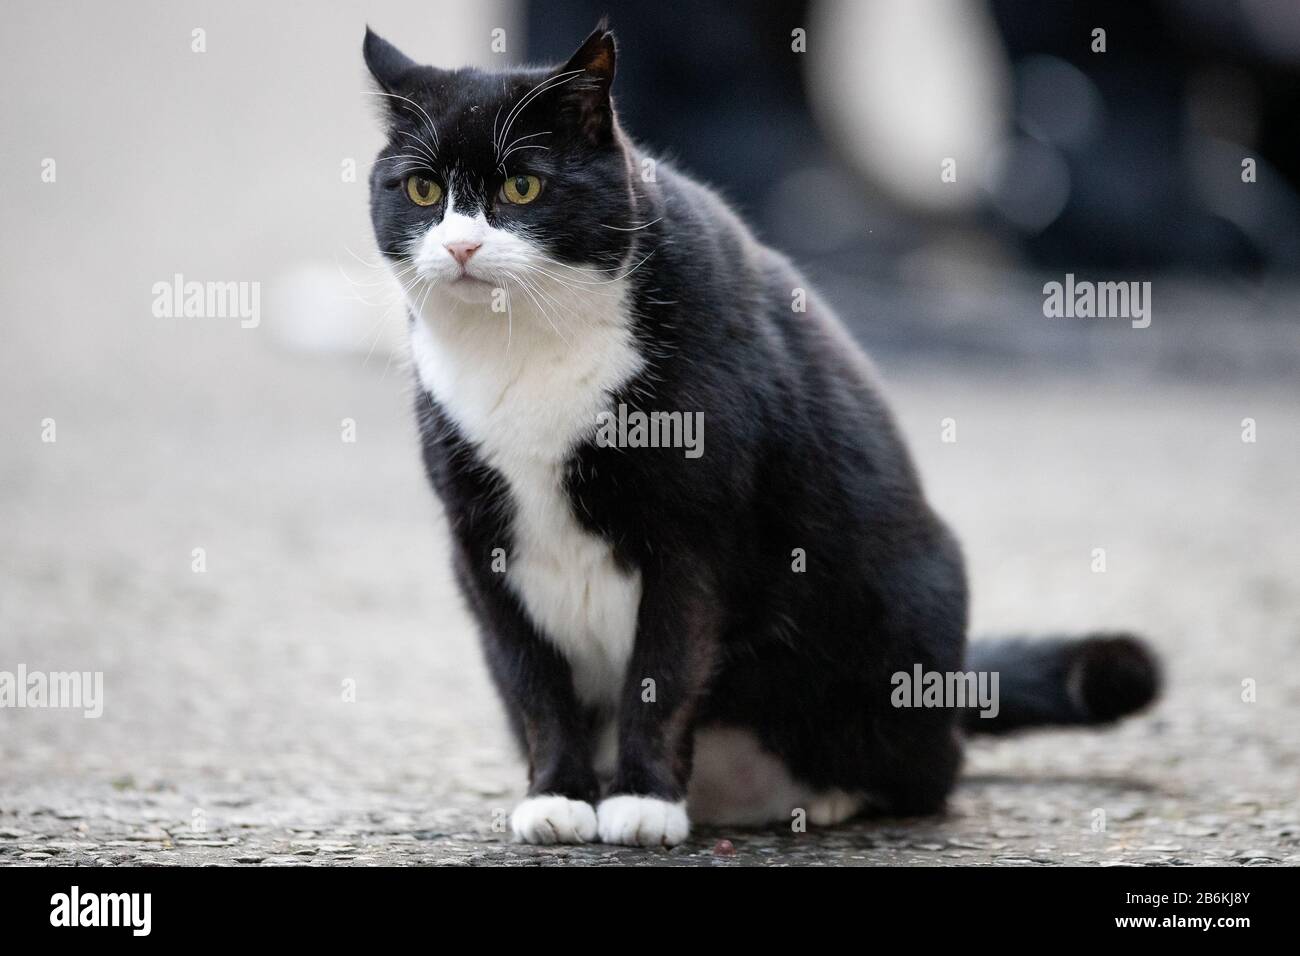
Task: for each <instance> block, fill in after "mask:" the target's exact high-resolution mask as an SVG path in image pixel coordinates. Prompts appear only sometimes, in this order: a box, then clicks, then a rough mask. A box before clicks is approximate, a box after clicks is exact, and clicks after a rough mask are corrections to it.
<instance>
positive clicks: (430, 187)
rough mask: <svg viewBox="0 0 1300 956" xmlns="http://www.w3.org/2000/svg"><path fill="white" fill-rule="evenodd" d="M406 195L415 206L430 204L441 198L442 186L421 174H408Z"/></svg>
mask: <svg viewBox="0 0 1300 956" xmlns="http://www.w3.org/2000/svg"><path fill="white" fill-rule="evenodd" d="M406 195H408V196H410V197H411V202H413V203H415V204H416V205H417V206H432V205H433V204H434V203H436V202H437V201H438V200H439V199H441V198H442V187H441V186H439V185H438V184H437V183H435V182H434V181H433V180H432V179H425V178H424V177H423V176H410V177H408V178H407V180H406Z"/></svg>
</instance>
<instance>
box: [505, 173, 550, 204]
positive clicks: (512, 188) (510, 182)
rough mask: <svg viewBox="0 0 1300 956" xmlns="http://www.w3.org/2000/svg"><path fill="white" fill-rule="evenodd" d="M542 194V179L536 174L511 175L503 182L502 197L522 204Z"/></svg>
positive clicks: (507, 200)
mask: <svg viewBox="0 0 1300 956" xmlns="http://www.w3.org/2000/svg"><path fill="white" fill-rule="evenodd" d="M541 194H542V181H541V180H540V179H538V178H537V177H536V176H511V177H510V178H509V179H507V180H506V181H505V182H504V183H502V184H501V198H502V199H504V200H505V201H506V202H510V203H514V204H515V205H517V206H522V205H523V204H524V203H530V202H532V201H533V200H534V199H536V198H537V197H538V196H540V195H541Z"/></svg>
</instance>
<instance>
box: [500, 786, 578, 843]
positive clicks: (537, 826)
mask: <svg viewBox="0 0 1300 956" xmlns="http://www.w3.org/2000/svg"><path fill="white" fill-rule="evenodd" d="M510 829H511V830H513V831H514V834H515V839H517V840H522V841H523V842H524V843H588V842H590V841H592V840H594V839H596V811H595V810H593V809H592V808H591V804H590V803H587V802H586V801H585V800H570V799H569V798H568V797H556V796H541V797H529V798H528V799H527V800H525V801H524V802H523V803H521V804H519V806H517V807H515V812H514V813H512V814H510Z"/></svg>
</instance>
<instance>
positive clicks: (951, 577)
mask: <svg viewBox="0 0 1300 956" xmlns="http://www.w3.org/2000/svg"><path fill="white" fill-rule="evenodd" d="M363 52H364V58H365V62H366V64H367V66H368V68H369V70H370V73H371V74H372V76H373V78H374V80H375V82H376V84H377V85H378V89H377V90H376V93H377V94H378V99H377V102H379V103H382V104H383V110H382V112H383V122H384V123H385V125H386V128H387V133H388V141H387V143H386V145H385V146H384V147H383V149H382V150H381V152H380V153H379V156H378V159H377V161H376V163H375V165H374V167H373V171H372V174H371V177H370V188H371V199H370V205H371V217H372V221H373V225H374V230H375V237H376V241H377V243H378V247H379V249H380V251H381V252H382V254H383V256H384V257H385V260H386V262H387V263H388V265H389V266H390V267H391V269H392V271H393V273H394V275H395V276H396V278H397V280H398V281H400V282H401V283H402V285H403V289H404V293H405V298H406V304H407V305H408V311H409V320H410V344H411V353H412V356H413V360H414V361H413V364H414V369H415V375H416V379H417V383H418V389H417V392H418V395H417V400H416V413H417V419H418V423H419V430H420V435H421V444H422V449H423V458H424V465H425V469H426V471H427V474H428V477H429V480H430V482H431V484H432V486H433V488H434V489H435V490H436V492H437V494H438V496H439V497H440V498H441V501H442V503H443V506H444V507H445V510H446V514H447V517H448V521H449V526H450V531H451V539H452V551H453V565H454V572H455V576H456V579H457V582H458V585H459V587H460V590H461V592H462V593H463V595H464V598H465V601H466V603H467V605H468V607H469V610H470V611H471V613H472V615H473V617H474V618H475V620H476V622H477V625H478V629H479V632H480V636H481V640H482V644H483V649H484V653H485V657H486V660H487V664H488V667H489V670H490V673H491V677H492V679H493V682H494V683H495V686H496V688H497V690H498V692H499V694H500V697H501V699H502V701H503V703H504V706H505V711H506V714H507V717H508V723H509V725H510V727H511V729H512V730H513V732H514V735H515V736H516V737H517V739H518V741H519V743H520V745H521V749H522V751H523V753H524V754H525V755H526V756H527V762H528V781H529V783H528V791H527V796H526V797H525V799H524V800H523V801H522V802H521V803H520V804H519V805H518V806H517V808H516V809H515V810H514V812H513V814H512V816H511V827H512V830H513V832H514V835H515V837H516V838H517V839H518V840H521V841H525V842H529V843H556V842H559V843H575V842H584V841H596V840H599V841H601V842H605V843H613V844H627V845H643V846H671V845H674V844H677V843H680V842H681V841H683V840H685V839H686V838H687V836H688V834H689V831H690V826H691V820H695V821H697V822H707V823H715V824H727V825H738V826H740V825H753V826H757V825H763V824H771V823H773V822H775V821H782V822H784V823H786V824H787V825H789V824H790V822H791V820H792V819H793V818H794V817H796V816H797V815H798V814H800V813H802V814H805V815H806V819H807V820H808V821H809V822H811V823H813V824H814V825H831V824H835V823H838V822H841V821H843V820H846V819H848V818H850V817H853V816H855V815H858V814H863V813H874V814H889V815H900V816H911V815H922V814H933V813H939V812H941V811H942V810H943V808H944V805H945V801H946V799H947V797H948V795H949V793H950V791H951V790H952V788H953V785H954V782H955V780H956V776H957V773H958V768H959V764H960V761H961V751H962V741H963V738H964V736H965V734H967V733H979V732H984V733H999V732H1003V731H1007V730H1014V729H1020V728H1027V727H1035V726H1047V725H1058V726H1061V725H1084V724H1104V723H1109V722H1111V721H1114V720H1116V719H1117V718H1119V717H1121V716H1123V715H1125V714H1128V713H1132V712H1134V711H1136V710H1138V709H1140V708H1142V707H1144V706H1145V705H1147V704H1148V703H1150V702H1151V701H1152V700H1153V699H1154V698H1155V696H1156V694H1157V690H1158V686H1159V668H1158V664H1157V661H1156V659H1155V657H1154V656H1153V655H1152V653H1151V652H1150V651H1149V649H1148V648H1147V646H1146V645H1145V643H1144V642H1142V641H1141V640H1139V639H1137V638H1135V637H1133V636H1131V635H1128V634H1094V635H1090V636H1086V637H1082V638H1075V639H1071V638H1065V637H1059V638H1053V639H1049V640H1041V641H1033V642H1022V641H1002V642H997V641H995V642H989V643H985V642H977V643H976V644H975V645H974V646H973V647H972V649H971V653H969V654H968V653H967V648H966V629H967V587H966V579H965V573H964V570H963V561H962V555H961V552H960V550H959V547H958V544H957V542H956V540H955V539H954V537H953V536H952V534H950V533H949V531H948V530H947V528H946V527H945V526H944V525H943V523H942V522H941V521H940V520H939V518H938V517H936V515H935V514H934V512H933V511H932V510H931V509H930V507H929V505H928V504H927V502H926V499H925V497H924V495H923V493H922V489H921V485H920V481H919V478H918V476H917V473H916V470H915V468H914V467H913V464H912V462H911V460H910V458H909V455H908V452H907V450H906V448H905V447H904V445H903V442H902V439H901V438H900V435H899V432H898V429H897V427H896V426H895V424H894V421H893V419H892V417H891V415H890V412H889V410H888V409H887V407H886V405H885V402H884V400H883V398H882V397H881V391H880V388H879V386H878V385H877V382H876V375H875V373H874V371H873V368H872V366H871V364H870V362H869V360H868V359H867V357H866V355H865V354H864V353H863V352H862V350H861V349H860V348H859V347H858V345H857V344H856V343H855V342H854V341H853V340H852V339H851V338H850V336H849V334H848V333H847V332H846V330H845V329H844V327H843V326H842V325H841V324H840V323H839V321H838V320H837V319H836V317H835V315H834V313H833V312H832V311H831V309H830V308H829V306H828V305H827V304H826V303H825V302H824V301H823V300H822V299H821V298H819V297H818V296H817V295H816V293H815V292H813V291H811V290H809V288H808V284H807V282H805V280H804V279H803V278H802V277H801V276H800V274H799V273H798V271H797V270H796V269H795V267H794V266H792V265H791V263H790V262H789V261H787V260H786V259H785V258H784V257H783V256H781V255H780V254H778V253H777V252H774V251H773V250H771V249H768V248H766V247H764V246H763V245H761V244H760V243H759V242H758V241H757V240H756V239H755V238H754V237H753V236H752V235H751V233H750V231H749V230H748V228H747V227H746V226H745V224H744V223H743V222H742V221H741V220H740V218H738V216H737V215H736V214H735V213H734V212H733V211H732V210H731V209H730V208H728V206H727V205H726V204H725V203H724V202H723V201H722V200H721V199H720V198H719V197H718V196H717V195H715V194H714V193H713V192H712V191H710V190H709V189H708V188H706V187H705V186H702V185H700V184H699V183H697V182H694V181H693V180H691V179H690V178H688V177H687V176H686V175H684V174H683V173H681V172H679V171H677V170H676V169H674V168H673V167H672V165H671V164H670V163H667V162H663V161H656V160H655V158H654V157H653V156H651V155H650V154H649V153H648V152H646V151H645V150H644V149H642V148H641V147H640V146H638V145H636V144H635V143H634V142H633V141H632V140H631V139H629V137H628V135H627V134H626V133H625V132H624V130H623V129H622V127H621V126H620V124H619V119H618V115H617V112H616V110H615V109H614V105H613V100H612V97H611V87H612V85H613V82H614V73H615V61H616V57H617V50H616V45H615V42H614V37H613V34H612V33H611V32H610V31H609V30H608V29H607V28H606V26H605V25H604V24H603V23H602V24H601V25H600V26H599V27H598V28H597V29H596V30H595V32H593V33H592V34H591V35H590V36H589V37H588V38H587V39H586V41H585V42H583V43H582V45H581V46H580V47H579V48H578V50H577V52H576V53H575V54H574V55H573V56H572V57H571V58H570V59H569V60H568V62H566V63H565V64H564V65H563V66H561V67H559V68H558V69H508V70H502V71H484V70H479V69H472V68H465V69H458V70H444V69H437V68H434V67H430V66H422V65H419V64H417V63H415V62H413V61H412V60H411V59H410V58H408V57H407V56H406V55H405V54H403V53H402V52H400V51H399V50H398V49H397V48H396V47H394V46H393V45H392V44H390V43H388V42H387V41H386V40H384V39H382V38H381V37H379V36H378V35H377V34H375V33H374V32H372V31H371V30H369V28H367V31H366V36H365V42H364V47H363ZM737 161H739V162H743V161H744V160H743V158H740V159H738V160H737ZM801 300H802V302H801ZM797 304H801V305H802V308H799V307H796V305H797ZM635 413H641V414H642V416H643V417H644V416H649V415H656V414H660V415H662V416H665V417H664V418H663V419H662V421H669V422H671V421H674V419H673V418H672V416H673V415H674V414H677V413H680V415H683V416H693V417H692V418H691V421H698V423H699V425H700V426H701V429H700V435H699V436H698V438H699V440H700V441H699V449H697V450H699V451H700V452H701V453H700V454H697V455H690V454H687V453H686V451H687V450H686V449H683V448H681V447H674V444H675V442H674V441H673V438H674V431H673V429H672V428H660V429H659V431H658V434H659V436H660V437H664V438H665V439H666V440H664V441H657V442H649V441H644V440H643V441H641V442H640V443H637V442H634V441H632V440H631V438H630V437H629V436H627V435H626V434H625V432H626V429H624V430H623V431H622V432H620V434H621V435H623V438H624V440H611V439H610V438H609V434H610V432H609V431H608V430H606V431H605V432H602V431H601V428H602V422H604V423H608V422H609V421H610V417H611V416H614V415H616V414H618V415H622V416H623V420H624V421H627V420H630V419H631V417H632V415H634V414H635ZM661 424H662V422H661ZM642 431H644V428H643V429H642ZM602 435H604V440H601V437H602ZM641 437H642V439H644V438H645V436H644V434H642V435H641ZM914 671H915V672H916V673H917V674H922V673H924V674H927V675H928V674H937V675H940V676H941V677H942V676H943V675H961V674H963V673H972V672H973V673H976V674H983V675H985V676H989V675H991V676H992V677H993V678H994V679H995V680H996V681H997V683H996V684H994V686H995V687H996V689H997V706H996V708H995V710H996V713H990V709H989V708H986V709H985V710H983V711H977V710H975V709H973V708H972V707H970V706H965V707H963V706H957V705H956V702H954V701H953V700H951V699H940V698H938V697H936V698H934V699H933V700H929V701H928V702H929V703H930V704H937V705H933V706H919V707H918V706H909V705H908V704H909V703H910V702H911V699H910V698H909V697H908V696H907V695H899V694H897V693H896V691H897V690H898V686H897V685H898V680H899V675H911V674H912V673H913V672H914ZM949 686H951V684H950V685H949ZM981 686H982V685H981ZM918 699H919V698H918ZM927 700H928V699H927ZM981 713H983V716H981Z"/></svg>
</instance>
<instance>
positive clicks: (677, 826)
mask: <svg viewBox="0 0 1300 956" xmlns="http://www.w3.org/2000/svg"><path fill="white" fill-rule="evenodd" d="M596 820H597V824H598V827H599V830H600V842H602V843H621V844H623V845H624V846H676V845H677V844H678V843H681V842H682V841H683V840H685V839H686V835H687V834H688V833H690V832H691V821H690V820H688V819H687V818H686V802H685V801H682V802H680V803H669V802H668V801H667V800H658V799H656V798H655V797H633V796H621V797H609V798H607V799H605V800H602V801H601V802H600V806H599V807H598V808H597V809H596Z"/></svg>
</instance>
